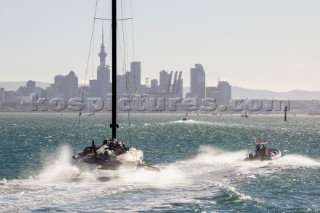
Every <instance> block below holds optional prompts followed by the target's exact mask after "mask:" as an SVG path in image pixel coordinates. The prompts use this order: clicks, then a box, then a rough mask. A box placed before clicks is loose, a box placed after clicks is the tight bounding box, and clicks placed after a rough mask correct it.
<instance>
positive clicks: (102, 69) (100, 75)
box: [97, 30, 110, 98]
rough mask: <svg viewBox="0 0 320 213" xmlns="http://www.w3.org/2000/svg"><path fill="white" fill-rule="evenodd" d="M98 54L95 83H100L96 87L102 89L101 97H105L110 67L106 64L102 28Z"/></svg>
mask: <svg viewBox="0 0 320 213" xmlns="http://www.w3.org/2000/svg"><path fill="white" fill-rule="evenodd" d="M98 55H99V58H100V65H99V66H98V69H97V80H98V81H99V82H97V83H101V84H102V85H100V86H98V87H99V88H101V90H102V91H101V97H102V98H106V97H107V94H108V92H110V69H109V66H108V65H106V57H107V53H106V51H105V46H104V33H103V30H102V43H101V47H100V53H99V54H98ZM99 93H100V92H99Z"/></svg>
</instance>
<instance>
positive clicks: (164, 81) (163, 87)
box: [159, 70, 170, 92]
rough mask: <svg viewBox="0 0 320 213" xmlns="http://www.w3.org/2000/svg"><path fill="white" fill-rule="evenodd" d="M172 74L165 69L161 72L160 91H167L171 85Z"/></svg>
mask: <svg viewBox="0 0 320 213" xmlns="http://www.w3.org/2000/svg"><path fill="white" fill-rule="evenodd" d="M169 81H170V74H169V73H168V72H166V71H165V70H162V71H161V72H160V82H159V90H160V92H167V90H168V87H169V83H170V82H169Z"/></svg>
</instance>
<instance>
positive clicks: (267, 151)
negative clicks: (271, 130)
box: [265, 146, 270, 156]
mask: <svg viewBox="0 0 320 213" xmlns="http://www.w3.org/2000/svg"><path fill="white" fill-rule="evenodd" d="M265 150H266V156H270V149H269V147H268V146H266V149H265Z"/></svg>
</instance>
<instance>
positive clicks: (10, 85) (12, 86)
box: [0, 81, 50, 91]
mask: <svg viewBox="0 0 320 213" xmlns="http://www.w3.org/2000/svg"><path fill="white" fill-rule="evenodd" d="M26 83H27V82H26V81H16V82H0V88H4V89H5V90H6V91H10V90H12V91H16V90H18V89H19V87H23V86H26ZM36 86H37V87H41V88H43V89H45V88H46V87H47V86H50V83H46V82H41V81H37V82H36Z"/></svg>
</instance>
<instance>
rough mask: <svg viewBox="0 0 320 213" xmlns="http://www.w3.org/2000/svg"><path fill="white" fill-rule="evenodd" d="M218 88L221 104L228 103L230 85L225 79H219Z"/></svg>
mask: <svg viewBox="0 0 320 213" xmlns="http://www.w3.org/2000/svg"><path fill="white" fill-rule="evenodd" d="M218 90H219V91H220V92H221V104H224V105H229V103H230V100H231V85H230V84H229V83H228V82H227V81H219V82H218Z"/></svg>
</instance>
